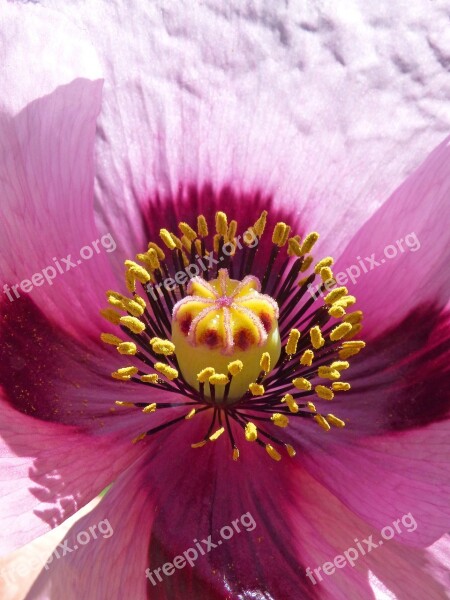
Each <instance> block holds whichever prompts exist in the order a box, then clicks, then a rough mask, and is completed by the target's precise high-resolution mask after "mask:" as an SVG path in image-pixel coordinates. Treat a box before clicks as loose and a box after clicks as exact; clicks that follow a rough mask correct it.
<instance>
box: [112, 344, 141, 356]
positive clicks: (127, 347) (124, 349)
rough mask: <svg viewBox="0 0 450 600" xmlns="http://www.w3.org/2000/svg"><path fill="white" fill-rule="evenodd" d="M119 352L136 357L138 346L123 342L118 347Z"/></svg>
mask: <svg viewBox="0 0 450 600" xmlns="http://www.w3.org/2000/svg"><path fill="white" fill-rule="evenodd" d="M117 352H119V354H127V355H129V356H134V355H135V354H136V352H137V346H136V344H134V343H133V342H122V343H120V344H119V345H118V346H117Z"/></svg>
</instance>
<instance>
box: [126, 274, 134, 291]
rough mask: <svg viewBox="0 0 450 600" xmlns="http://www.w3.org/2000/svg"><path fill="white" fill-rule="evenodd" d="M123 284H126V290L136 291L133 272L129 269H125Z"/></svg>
mask: <svg viewBox="0 0 450 600" xmlns="http://www.w3.org/2000/svg"><path fill="white" fill-rule="evenodd" d="M125 285H126V286H127V290H128V291H129V292H131V293H134V292H135V291H136V278H135V277H134V275H133V272H132V271H131V269H130V270H127V271H125Z"/></svg>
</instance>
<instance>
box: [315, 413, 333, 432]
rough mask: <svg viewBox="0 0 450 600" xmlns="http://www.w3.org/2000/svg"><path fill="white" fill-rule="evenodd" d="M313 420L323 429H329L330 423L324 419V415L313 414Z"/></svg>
mask: <svg viewBox="0 0 450 600" xmlns="http://www.w3.org/2000/svg"><path fill="white" fill-rule="evenodd" d="M314 420H315V421H316V423H318V424H319V425H320V427H322V429H325V431H330V429H331V427H330V424H329V423H328V421H327V420H326V419H325V417H323V416H322V415H315V416H314Z"/></svg>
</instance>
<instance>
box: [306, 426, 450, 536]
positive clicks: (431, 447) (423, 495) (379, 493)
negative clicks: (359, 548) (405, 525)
mask: <svg viewBox="0 0 450 600" xmlns="http://www.w3.org/2000/svg"><path fill="white" fill-rule="evenodd" d="M449 432H450V425H449V422H448V421H445V422H441V423H434V424H432V425H428V426H426V427H423V428H421V429H416V430H411V431H406V432H398V433H390V434H385V435H383V436H376V437H375V436H374V437H371V438H367V439H361V440H360V439H354V438H350V439H344V438H342V437H339V438H338V437H335V439H334V440H333V446H332V448H331V446H330V444H328V443H326V442H323V443H321V442H320V438H316V439H315V440H314V443H313V444H310V443H309V441H308V440H306V439H305V441H304V446H303V449H304V454H303V464H304V465H305V466H306V468H307V469H308V471H309V472H310V473H312V474H314V477H316V478H317V480H318V481H320V482H321V483H322V484H323V485H324V486H325V487H327V488H328V489H329V490H330V492H331V493H333V494H335V495H336V497H338V498H339V499H340V500H341V502H342V503H343V504H345V505H346V506H347V507H348V508H349V509H350V510H352V511H353V512H354V513H355V514H357V515H359V516H360V517H361V518H362V519H364V520H365V521H366V522H367V523H370V524H371V525H372V526H373V527H377V528H382V527H384V525H386V524H389V523H390V522H392V521H393V520H394V519H396V518H398V517H399V516H400V515H402V514H404V513H409V512H411V513H412V514H413V515H414V518H415V519H416V521H417V522H418V523H419V525H420V526H419V527H418V528H417V531H416V532H415V533H414V535H411V536H408V537H407V538H405V539H403V540H402V543H404V544H407V545H415V546H425V545H429V544H431V543H432V542H434V541H435V540H437V539H438V538H439V537H441V536H442V535H443V534H444V533H446V532H447V531H448V530H449V529H450V509H449V506H450V481H449V478H448V468H447V466H448V460H449V452H448V436H449Z"/></svg>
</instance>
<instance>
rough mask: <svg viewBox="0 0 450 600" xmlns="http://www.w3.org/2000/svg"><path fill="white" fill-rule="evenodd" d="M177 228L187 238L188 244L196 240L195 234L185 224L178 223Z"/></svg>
mask: <svg viewBox="0 0 450 600" xmlns="http://www.w3.org/2000/svg"><path fill="white" fill-rule="evenodd" d="M178 227H179V229H180V231H181V233H182V234H183V235H185V236H186V237H187V239H188V240H189V241H190V242H193V241H194V240H195V239H197V232H196V231H194V230H193V229H192V227H190V226H189V225H188V224H187V223H183V222H181V223H178Z"/></svg>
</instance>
